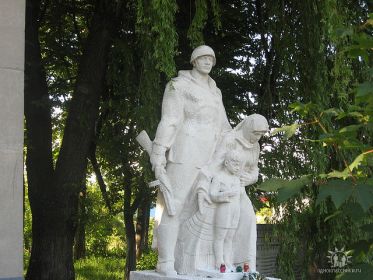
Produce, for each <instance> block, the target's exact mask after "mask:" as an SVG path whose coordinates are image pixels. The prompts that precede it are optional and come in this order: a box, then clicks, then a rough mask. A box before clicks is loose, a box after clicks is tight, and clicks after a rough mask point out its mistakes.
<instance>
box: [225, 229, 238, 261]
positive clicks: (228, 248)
mask: <svg viewBox="0 0 373 280" xmlns="http://www.w3.org/2000/svg"><path fill="white" fill-rule="evenodd" d="M235 232H236V230H235V229H233V228H231V229H227V233H226V235H225V238H224V247H223V252H224V257H223V258H224V261H225V264H226V265H228V266H232V253H233V252H232V244H233V237H234V234H235Z"/></svg>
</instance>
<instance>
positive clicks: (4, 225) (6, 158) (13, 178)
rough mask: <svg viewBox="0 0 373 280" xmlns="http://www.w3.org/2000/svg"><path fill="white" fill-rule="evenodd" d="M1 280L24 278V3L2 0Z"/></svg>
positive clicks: (0, 75) (0, 61) (0, 87)
mask: <svg viewBox="0 0 373 280" xmlns="http://www.w3.org/2000/svg"><path fill="white" fill-rule="evenodd" d="M0 34H1V40H0V279H1V280H5V279H7V280H11V279H12V280H18V279H23V175H22V174H23V77H24V45H25V40H24V37H25V0H1V1H0Z"/></svg>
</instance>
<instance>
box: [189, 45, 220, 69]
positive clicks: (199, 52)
mask: <svg viewBox="0 0 373 280" xmlns="http://www.w3.org/2000/svg"><path fill="white" fill-rule="evenodd" d="M203 55H209V56H212V57H213V58H214V62H213V66H215V64H216V57H215V52H214V50H213V49H212V48H210V47H209V46H206V45H202V46H199V47H197V48H195V49H194V50H193V52H192V55H191V56H190V63H191V64H193V61H194V60H195V59H196V58H197V57H200V56H203Z"/></svg>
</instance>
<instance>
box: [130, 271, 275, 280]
mask: <svg viewBox="0 0 373 280" xmlns="http://www.w3.org/2000/svg"><path fill="white" fill-rule="evenodd" d="M242 277H243V273H242V272H237V273H216V274H215V275H214V277H203V276H186V275H177V276H162V275H160V274H158V273H156V272H155V271H154V270H144V271H131V274H130V280H224V279H226V280H241V279H242ZM267 280H281V279H277V278H270V277H268V278H267Z"/></svg>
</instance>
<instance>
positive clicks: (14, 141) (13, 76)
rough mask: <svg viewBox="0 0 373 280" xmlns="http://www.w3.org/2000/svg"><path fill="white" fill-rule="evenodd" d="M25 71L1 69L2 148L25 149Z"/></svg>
mask: <svg viewBox="0 0 373 280" xmlns="http://www.w3.org/2000/svg"><path fill="white" fill-rule="evenodd" d="M23 83H24V80H23V72H21V71H13V70H5V69H0V85H1V86H0V149H6V150H10V149H13V150H14V149H16V150H19V149H21V150H22V149H23Z"/></svg>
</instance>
